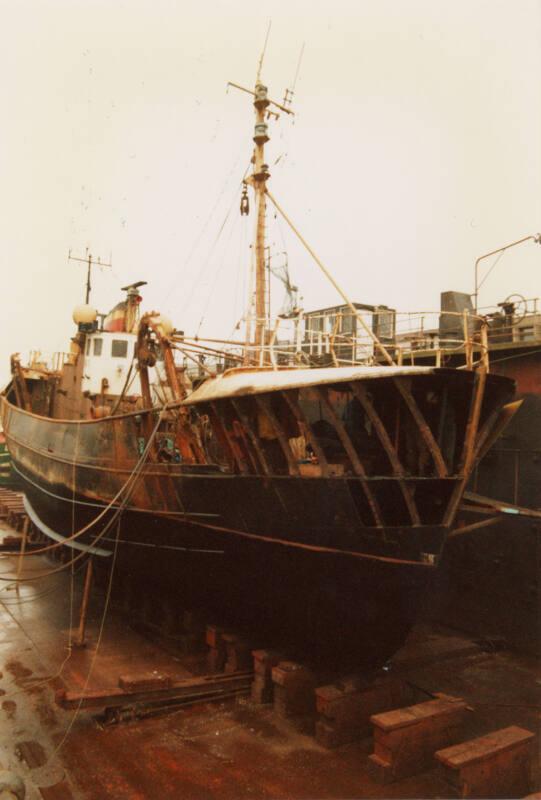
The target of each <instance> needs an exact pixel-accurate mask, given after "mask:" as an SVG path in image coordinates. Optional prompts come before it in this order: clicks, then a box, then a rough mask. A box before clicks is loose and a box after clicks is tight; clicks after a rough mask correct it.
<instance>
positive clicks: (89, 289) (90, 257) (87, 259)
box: [68, 248, 113, 305]
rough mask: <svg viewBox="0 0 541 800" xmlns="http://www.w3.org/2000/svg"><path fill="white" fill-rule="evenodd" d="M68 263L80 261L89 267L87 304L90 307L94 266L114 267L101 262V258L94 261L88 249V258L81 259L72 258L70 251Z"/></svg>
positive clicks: (86, 293) (77, 257) (86, 292)
mask: <svg viewBox="0 0 541 800" xmlns="http://www.w3.org/2000/svg"><path fill="white" fill-rule="evenodd" d="M68 261H80V262H81V263H83V264H86V265H87V271H86V291H85V303H86V305H88V304H89V302H90V291H91V289H92V286H91V284H90V279H91V275H92V264H97V265H98V267H112V266H113V265H112V264H109V263H107V262H106V261H101V260H100V259H99V258H98V259H96V260H93V256H92V253H90V252H89V251H88V248H87V251H86V258H80V257H79V256H72V254H71V250H70V251H69V252H68Z"/></svg>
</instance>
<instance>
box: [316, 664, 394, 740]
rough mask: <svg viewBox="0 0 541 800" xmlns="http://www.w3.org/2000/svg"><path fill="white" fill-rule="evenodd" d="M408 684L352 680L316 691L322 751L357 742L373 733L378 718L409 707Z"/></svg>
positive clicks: (342, 681)
mask: <svg viewBox="0 0 541 800" xmlns="http://www.w3.org/2000/svg"><path fill="white" fill-rule="evenodd" d="M407 695H408V690H407V686H406V684H405V683H404V682H403V681H401V680H398V679H396V678H387V677H385V678H383V679H379V680H378V679H376V680H375V681H373V682H370V683H368V682H367V681H366V680H365V679H363V678H361V677H358V676H352V677H348V678H345V679H344V680H341V681H337V682H336V683H333V684H330V685H328V686H319V687H318V688H317V689H316V710H317V712H318V713H319V715H320V716H319V719H318V721H317V722H316V739H317V741H318V744H320V745H321V746H322V747H328V748H333V747H340V746H341V745H343V744H348V743H349V742H354V741H356V740H357V739H361V738H363V737H364V736H368V735H369V734H370V731H371V725H370V719H371V717H372V716H373V715H374V714H379V713H381V712H382V711H387V710H388V709H391V708H397V707H399V706H401V705H405V704H406V703H407V702H408V699H407Z"/></svg>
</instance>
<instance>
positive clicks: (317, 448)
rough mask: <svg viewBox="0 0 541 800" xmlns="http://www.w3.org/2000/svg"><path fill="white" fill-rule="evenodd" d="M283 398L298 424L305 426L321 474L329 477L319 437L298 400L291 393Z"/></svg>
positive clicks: (327, 465) (285, 393) (327, 463)
mask: <svg viewBox="0 0 541 800" xmlns="http://www.w3.org/2000/svg"><path fill="white" fill-rule="evenodd" d="M282 397H283V398H284V400H285V401H286V403H287V404H288V406H289V407H290V409H291V411H292V412H293V414H294V416H295V419H296V420H297V422H300V423H301V424H302V426H303V429H304V432H305V435H306V438H307V439H308V441H309V442H310V444H311V445H312V447H313V450H314V453H315V454H316V457H317V460H318V461H319V465H320V467H321V474H322V475H323V477H324V478H328V477H329V462H328V461H327V458H326V456H325V453H324V452H323V448H322V447H321V445H320V443H319V441H318V439H317V437H316V436H315V435H314V433H313V431H312V428H311V426H310V423H309V422H308V419H307V418H306V416H305V415H304V413H303V411H302V409H301V407H300V405H299V403H298V402H297V399H296V398H295V397H294V396H293V394H292V393H290V392H287V391H286V392H282Z"/></svg>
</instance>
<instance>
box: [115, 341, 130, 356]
mask: <svg viewBox="0 0 541 800" xmlns="http://www.w3.org/2000/svg"><path fill="white" fill-rule="evenodd" d="M111 355H112V356H113V358H126V356H127V355H128V342H127V341H126V340H125V339H113V343H112V345H111Z"/></svg>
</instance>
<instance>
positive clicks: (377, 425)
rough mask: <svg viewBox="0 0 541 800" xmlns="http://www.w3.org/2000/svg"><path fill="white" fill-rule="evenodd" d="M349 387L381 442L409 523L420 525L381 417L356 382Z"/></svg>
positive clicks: (362, 387)
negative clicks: (399, 491) (406, 510)
mask: <svg viewBox="0 0 541 800" xmlns="http://www.w3.org/2000/svg"><path fill="white" fill-rule="evenodd" d="M349 386H351V389H352V391H353V394H354V395H355V397H356V398H357V400H358V401H359V403H360V404H361V405H362V407H363V408H364V410H365V412H366V415H367V416H368V418H369V420H370V422H371V423H372V425H373V426H374V429H375V431H376V434H377V436H378V438H379V440H380V442H381V445H382V447H383V449H384V450H385V453H386V454H387V458H388V459H389V462H390V464H391V468H392V470H393V473H394V475H395V477H396V478H397V480H398V485H399V486H400V490H401V492H402V495H403V497H404V502H405V503H406V507H407V509H408V513H409V515H410V517H411V521H412V523H413V524H414V525H420V524H421V518H420V517H419V512H418V510H417V505H416V504H415V500H414V499H413V495H412V493H411V490H410V487H409V486H408V485H407V483H406V481H405V480H404V476H405V473H404V468H403V466H402V464H401V463H400V459H399V458H398V453H397V452H396V450H395V447H394V445H393V443H392V442H391V439H390V437H389V434H388V433H387V430H386V428H385V425H384V424H383V422H382V421H381V417H380V416H379V414H378V412H377V411H376V409H375V408H374V405H373V403H372V401H371V400H370V398H369V397H368V392H367V391H366V389H365V388H364V386H362V385H361V384H360V383H359V382H357V381H352V382H351V383H350V384H349Z"/></svg>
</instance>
